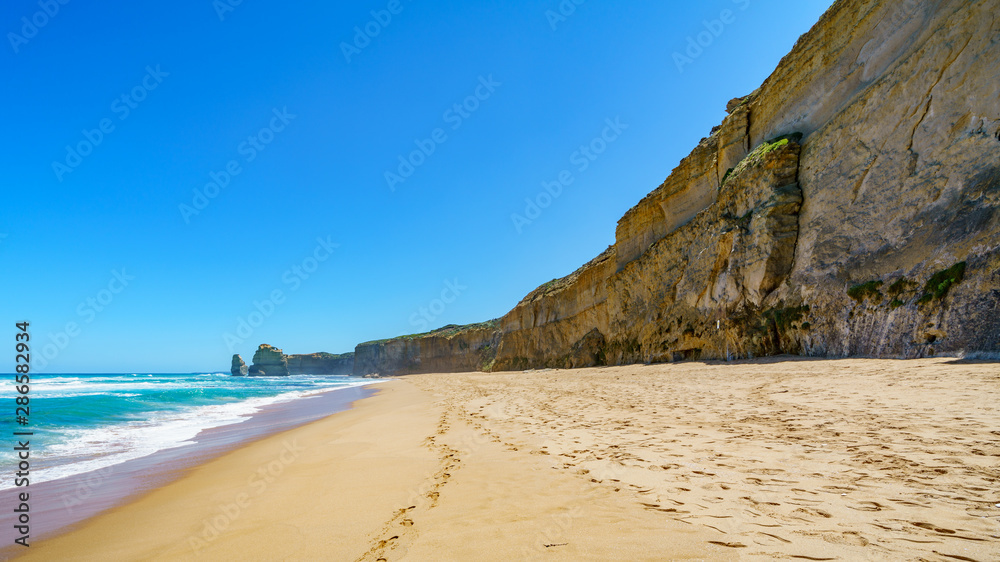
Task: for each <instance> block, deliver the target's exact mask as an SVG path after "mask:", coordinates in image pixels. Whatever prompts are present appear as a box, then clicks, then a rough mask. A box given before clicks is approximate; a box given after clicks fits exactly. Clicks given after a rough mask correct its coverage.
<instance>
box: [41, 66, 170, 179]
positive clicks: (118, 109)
mask: <svg viewBox="0 0 1000 562" xmlns="http://www.w3.org/2000/svg"><path fill="white" fill-rule="evenodd" d="M167 76H170V73H169V72H164V71H163V70H161V69H160V65H156V68H153V67H152V66H147V67H146V75H145V76H143V77H142V80H141V81H140V82H139V84H138V85H136V86H135V87H134V88H132V89H131V90H129V91H128V92H125V93H124V94H122V95H120V96H118V97H117V98H115V99H114V100H112V101H111V112H112V113H114V114H115V117H117V118H118V121H119V122H121V121H124V120H126V119H128V117H129V115H132V111H133V110H134V109H136V108H137V107H139V104H140V103H142V102H143V101H145V99H146V97H147V96H149V92H151V91H153V90H155V89H156V88H158V87H159V86H160V84H162V83H163V79H164V78H166V77H167ZM115 127H116V125H115V122H114V120H113V119H112V118H111V117H105V118H103V119H101V120H100V121H98V122H97V127H96V128H93V129H83V131H81V134H82V135H83V140H81V141H79V142H77V143H76V144H75V145H68V144H67V145H66V157H65V158H63V161H62V162H59V161H57V160H53V161H52V171H53V172H54V173H55V174H56V179H57V180H59V182H60V183H62V181H63V179H65V177H66V174H68V173H70V172H73V171H74V170H76V168H77V167H78V166H80V164H83V159H84V158H86V157H87V156H90V155H91V154H93V153H94V150H95V149H96V148H97V147H98V146H100V145H101V143H102V142H104V139H105V137H106V136H107V135H110V134H111V133H113V132H114V131H115Z"/></svg>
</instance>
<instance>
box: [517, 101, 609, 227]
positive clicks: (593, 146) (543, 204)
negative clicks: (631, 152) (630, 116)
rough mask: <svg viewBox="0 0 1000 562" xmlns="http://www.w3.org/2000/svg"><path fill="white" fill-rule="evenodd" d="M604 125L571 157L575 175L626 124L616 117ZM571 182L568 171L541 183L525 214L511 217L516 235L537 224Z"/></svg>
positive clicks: (587, 164)
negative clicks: (539, 218) (544, 211)
mask: <svg viewBox="0 0 1000 562" xmlns="http://www.w3.org/2000/svg"><path fill="white" fill-rule="evenodd" d="M604 123H605V127H604V129H603V130H602V131H601V134H600V135H598V136H596V137H594V138H593V139H591V141H590V142H589V143H587V144H581V145H580V148H578V149H577V150H576V151H574V152H573V154H571V155H570V157H569V163H570V164H572V165H573V166H574V167H575V169H576V171H577V173H583V172H586V171H587V169H589V168H590V164H591V163H592V162H593V161H594V160H597V158H598V157H599V156H600V155H601V154H604V152H605V151H606V150H607V149H608V146H610V145H611V143H613V142H615V141H616V140H618V139H619V138H620V137H621V134H622V132H623V131H625V130H626V129H628V124H626V123H622V122H621V117H615V118H614V120H611V119H605V120H604ZM574 181H576V177H575V176H574V175H573V172H572V171H571V170H570V169H568V168H567V169H565V170H563V171H561V172H559V173H558V174H557V175H556V179H555V180H552V181H543V182H542V191H539V192H538V194H537V195H535V196H534V197H526V198H525V199H524V202H525V206H524V214H519V213H511V215H510V220H511V222H512V223H513V224H514V230H516V231H517V233H518V234H521V233H522V232H524V227H526V226H528V225H530V224H531V223H533V222H535V221H536V220H538V217H540V216H542V211H543V210H545V209H547V208H548V207H549V206H551V205H552V202H553V201H555V200H556V199H558V198H559V196H560V195H562V193H563V190H564V189H565V188H566V187H569V186H570V185H571V184H572V183H573V182H574Z"/></svg>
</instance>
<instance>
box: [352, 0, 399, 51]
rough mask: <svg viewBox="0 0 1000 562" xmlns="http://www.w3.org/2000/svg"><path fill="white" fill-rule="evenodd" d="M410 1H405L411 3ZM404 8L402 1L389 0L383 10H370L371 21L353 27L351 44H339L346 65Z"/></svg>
mask: <svg viewBox="0 0 1000 562" xmlns="http://www.w3.org/2000/svg"><path fill="white" fill-rule="evenodd" d="M411 1H412V0H407V2H411ZM405 7H406V6H404V5H403V2H402V0H389V2H388V3H387V4H386V5H385V8H383V9H381V10H372V11H371V12H369V13H370V14H371V16H372V19H370V20H368V22H366V23H365V24H364V25H356V26H354V36H353V37H352V38H351V42H350V43H348V42H347V41H341V42H340V52H341V53H343V55H344V60H346V61H347V64H351V57H354V56H357V55H360V54H361V51H363V50H365V49H366V48H367V47H368V46H369V45H371V44H372V41H373V40H374V39H375V38H376V37H378V36H379V35H380V34H381V33H382V31H384V30H385V28H387V27H389V25H390V24H391V23H392V21H393V18H394V17H395V16H398V15H399V14H401V13H403V9H404V8H405Z"/></svg>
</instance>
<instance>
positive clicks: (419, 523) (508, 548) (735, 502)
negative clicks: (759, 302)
mask: <svg viewBox="0 0 1000 562" xmlns="http://www.w3.org/2000/svg"><path fill="white" fill-rule="evenodd" d="M377 388H378V392H377V394H376V395H375V396H373V397H371V398H366V399H364V400H361V401H359V402H357V403H356V404H355V407H354V408H353V409H351V410H349V411H346V412H341V413H338V414H335V415H333V416H330V417H328V418H325V419H323V420H320V421H317V422H313V423H311V424H308V425H305V426H302V427H299V428H296V429H293V430H291V431H287V432H284V433H280V434H277V435H273V436H271V437H268V438H265V439H263V440H260V441H257V442H254V443H252V444H250V445H247V446H245V447H242V448H240V449H237V450H235V451H232V452H230V453H227V454H225V455H224V456H222V457H219V458H217V459H214V460H212V461H210V462H208V463H206V464H203V465H200V466H198V467H196V468H195V469H193V470H191V471H190V472H189V473H188V474H187V475H186V476H184V477H183V478H181V479H179V480H177V481H174V482H172V483H170V484H167V485H166V486H163V487H160V488H157V489H155V490H154V491H152V492H150V493H148V494H146V495H145V496H142V497H141V498H139V499H137V500H135V501H132V502H131V503H128V504H126V505H123V506H120V507H118V508H115V509H113V510H111V511H109V512H106V513H104V514H102V515H99V516H97V517H94V518H92V519H90V520H88V521H86V522H85V523H84V524H82V525H81V526H79V527H78V528H77V529H75V530H72V531H71V532H68V533H66V534H63V535H61V536H57V537H55V538H52V539H49V540H45V541H42V542H39V543H37V544H35V545H33V546H32V547H31V548H30V551H29V554H28V555H27V556H25V557H24V558H23V559H27V560H32V559H38V560H138V559H143V560H174V559H184V560H372V561H374V560H378V559H385V560H400V559H405V560H523V559H538V560H547V559H552V560H581V559H590V560H689V559H703V560H737V559H740V560H743V559H751V560H752V559H760V560H765V559H774V558H778V559H782V558H783V559H792V560H796V559H798V560H950V561H953V560H998V559H1000V505H998V504H1000V409H998V408H997V405H998V404H1000V365H998V364H996V363H972V362H961V361H955V360H953V359H927V360H918V361H886V360H867V359H849V360H837V361H821V360H803V359H793V358H774V359H767V360H760V361H753V362H740V363H729V364H722V363H709V364H706V363H683V364H673V365H651V366H642V365H635V366H625V367H608V368H594V369H579V370H571V371H568V370H545V371H530V372H524V373H520V372H518V373H467V374H440V375H437V374H435V375H415V376H410V377H406V378H404V379H400V380H395V381H391V382H388V383H385V384H383V385H379V386H378V387H377Z"/></svg>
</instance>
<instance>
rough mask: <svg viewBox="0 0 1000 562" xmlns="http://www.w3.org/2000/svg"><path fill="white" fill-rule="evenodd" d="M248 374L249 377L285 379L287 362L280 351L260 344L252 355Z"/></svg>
mask: <svg viewBox="0 0 1000 562" xmlns="http://www.w3.org/2000/svg"><path fill="white" fill-rule="evenodd" d="M248 374H249V375H250V376H251V377H263V376H268V377H287V376H288V360H287V359H286V358H285V354H284V353H282V352H281V350H280V349H278V348H276V347H273V346H270V345H268V344H266V343H262V344H260V347H258V348H257V352H256V353H254V354H253V365H251V366H250V369H249V373H248Z"/></svg>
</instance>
